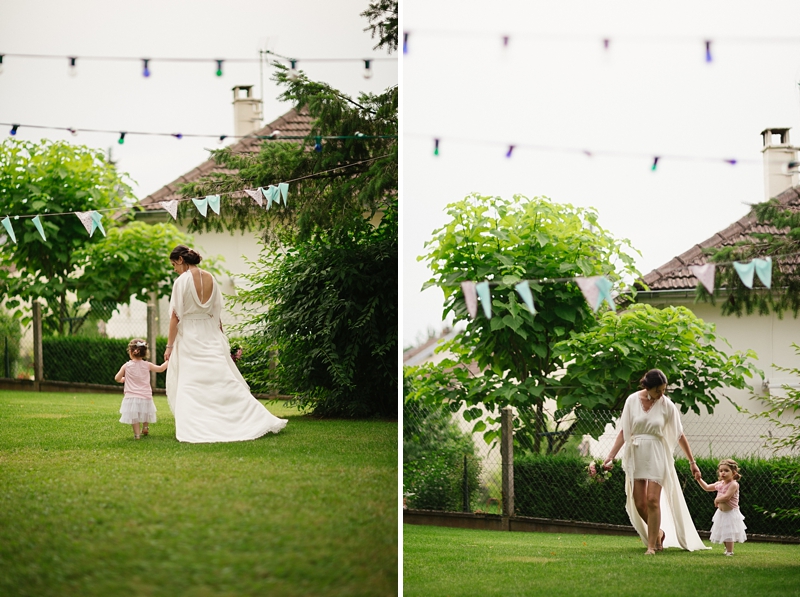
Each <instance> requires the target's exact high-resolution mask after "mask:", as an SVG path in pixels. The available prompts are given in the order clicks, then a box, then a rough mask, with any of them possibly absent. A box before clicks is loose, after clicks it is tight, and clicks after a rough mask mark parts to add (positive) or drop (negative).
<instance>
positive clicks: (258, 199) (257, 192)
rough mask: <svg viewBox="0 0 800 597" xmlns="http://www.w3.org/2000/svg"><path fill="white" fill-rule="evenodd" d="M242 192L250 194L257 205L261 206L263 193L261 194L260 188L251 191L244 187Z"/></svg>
mask: <svg viewBox="0 0 800 597" xmlns="http://www.w3.org/2000/svg"><path fill="white" fill-rule="evenodd" d="M244 192H245V193H247V194H248V195H250V197H252V198H253V200H254V201H255V202H256V203H258V206H259V207H263V204H264V195H262V194H261V189H255V190H252V191H251V190H250V189H245V190H244Z"/></svg>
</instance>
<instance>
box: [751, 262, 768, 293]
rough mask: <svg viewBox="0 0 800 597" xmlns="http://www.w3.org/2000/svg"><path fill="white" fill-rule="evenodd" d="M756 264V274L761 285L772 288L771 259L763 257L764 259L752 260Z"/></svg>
mask: <svg viewBox="0 0 800 597" xmlns="http://www.w3.org/2000/svg"><path fill="white" fill-rule="evenodd" d="M753 263H755V264H756V274H758V279H759V280H761V283H762V284H763V285H764V286H766V287H767V288H770V287H771V286H772V257H765V258H764V259H753Z"/></svg>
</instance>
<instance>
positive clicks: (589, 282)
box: [575, 276, 601, 311]
mask: <svg viewBox="0 0 800 597" xmlns="http://www.w3.org/2000/svg"><path fill="white" fill-rule="evenodd" d="M600 278H601V276H592V277H590V278H575V283H576V284H577V285H578V286H579V287H580V289H581V292H582V293H583V298H585V299H586V302H587V303H589V306H590V307H591V308H592V311H597V309H598V307H599V306H600V289H599V288H598V287H597V280H598V279H600Z"/></svg>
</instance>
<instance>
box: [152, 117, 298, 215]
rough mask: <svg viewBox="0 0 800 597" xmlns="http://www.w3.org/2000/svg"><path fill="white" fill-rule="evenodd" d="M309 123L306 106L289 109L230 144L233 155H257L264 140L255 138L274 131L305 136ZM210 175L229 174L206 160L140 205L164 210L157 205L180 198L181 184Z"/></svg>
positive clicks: (286, 134) (211, 161)
mask: <svg viewBox="0 0 800 597" xmlns="http://www.w3.org/2000/svg"><path fill="white" fill-rule="evenodd" d="M311 120H312V118H311V116H310V115H309V114H308V109H307V108H306V107H303V108H302V109H301V110H300V111H297V110H295V109H291V110H289V111H288V112H287V113H286V114H284V115H283V116H281V117H280V118H278V119H277V120H274V121H273V122H270V123H269V124H268V125H267V126H265V127H263V128H261V129H259V130H257V131H255V132H254V133H253V136H252V137H245V138H243V139H239V141H237V142H236V143H234V144H233V145H231V147H230V149H231V151H233V152H234V153H247V152H256V151H258V150H259V147H260V146H261V143H262V142H263V139H259V138H258V137H259V136H261V137H265V136H268V135H271V134H272V133H274V132H275V131H280V133H281V136H290V137H298V136H303V137H305V136H306V135H308V134H310V133H311ZM298 142H299V141H298ZM212 172H220V173H223V172H231V171H230V170H227V169H226V168H224V167H222V166H220V165H219V164H217V163H216V162H215V161H214V160H213V159H208V160H206V161H205V162H203V163H202V164H200V165H199V166H197V167H196V168H194V169H193V170H191V171H190V172H187V173H186V174H184V175H183V176H179V177H178V178H176V179H175V180H173V181H172V182H171V183H169V184H168V185H165V186H163V187H161V188H160V189H159V190H157V191H156V192H155V193H153V194H151V195H148V196H147V197H145V198H144V199H142V200H141V201H140V202H139V204H140V205H141V206H142V207H144V208H145V209H146V210H148V211H150V210H156V209H163V208H162V207H161V206H160V205H159V204H158V203H159V202H160V201H170V200H172V199H180V198H181V197H180V195H178V189H179V188H180V186H181V185H182V184H186V183H188V182H195V181H197V180H200V178H202V177H203V176H206V175H208V174H211V173H212Z"/></svg>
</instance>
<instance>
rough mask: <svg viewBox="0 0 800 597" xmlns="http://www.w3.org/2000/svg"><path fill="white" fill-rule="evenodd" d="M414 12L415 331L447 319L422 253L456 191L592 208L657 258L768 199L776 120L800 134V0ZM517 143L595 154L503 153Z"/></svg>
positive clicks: (406, 278) (411, 324)
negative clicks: (764, 135)
mask: <svg viewBox="0 0 800 597" xmlns="http://www.w3.org/2000/svg"><path fill="white" fill-rule="evenodd" d="M404 19H405V21H404V25H403V26H404V29H405V30H406V31H407V32H408V33H409V37H408V53H407V54H406V55H405V56H404V61H403V135H404V145H403V154H402V167H403V189H402V196H403V200H404V210H405V211H404V219H403V233H402V234H403V250H402V254H403V284H404V292H403V328H402V329H403V345H404V346H409V345H411V344H414V343H415V342H417V341H419V340H420V339H421V338H422V337H423V336H424V335H425V334H426V331H427V330H428V329H433V330H438V329H440V327H441V325H442V323H441V311H442V293H441V291H440V290H438V289H429V290H426V291H425V292H420V287H421V286H422V284H423V282H424V281H425V280H427V279H428V278H429V277H430V274H429V271H428V270H427V267H426V266H425V264H424V263H418V262H417V261H416V257H417V256H418V255H420V254H422V253H423V252H424V249H423V243H424V242H425V241H426V240H428V239H429V238H430V236H431V232H432V231H433V230H434V229H435V228H437V227H439V226H441V225H443V224H444V223H445V222H446V217H445V214H444V208H445V206H446V205H447V204H448V203H450V202H453V201H457V200H459V199H462V198H463V197H465V196H466V195H468V194H469V193H472V192H478V193H481V194H485V195H501V196H505V197H510V196H511V195H513V194H516V193H519V194H523V195H526V196H529V197H533V196H538V195H545V196H547V197H550V198H551V199H552V200H554V201H557V202H560V203H572V204H574V205H579V206H593V207H595V208H596V209H597V210H598V211H599V214H600V223H601V225H603V226H604V227H605V228H607V229H610V231H611V232H612V233H613V234H614V235H616V236H617V237H620V238H628V239H630V240H631V242H632V243H633V245H634V247H636V248H637V249H638V250H639V251H641V253H642V255H641V257H640V258H638V261H637V266H638V268H639V270H640V271H641V272H642V273H647V272H649V271H651V270H652V269H654V268H656V267H659V266H660V265H663V264H664V263H666V262H667V261H669V260H670V259H671V258H672V257H673V256H675V255H678V254H680V253H682V252H684V251H685V250H687V249H689V248H691V247H692V246H693V245H694V244H696V243H698V242H701V241H703V240H705V239H707V238H708V237H710V236H712V235H713V234H714V233H716V232H717V231H719V230H722V229H723V228H725V227H727V226H728V225H730V224H731V223H733V222H734V221H736V220H737V219H739V218H741V217H742V216H744V215H746V214H747V212H748V206H747V205H746V204H748V203H754V202H758V201H761V200H763V198H764V190H763V171H762V165H761V161H762V159H763V158H762V154H761V147H762V139H761V136H760V133H761V131H762V130H763V129H765V128H769V127H793V130H792V131H791V135H792V137H791V140H792V141H793V142H794V143H795V144H800V126H798V124H799V120H800V95H799V94H798V82H800V34H799V33H798V31H797V23H798V22H800V3H796V2H788V1H775V2H765V3H757V4H756V3H753V2H746V3H745V2H729V1H726V2H702V3H698V2H686V1H678V2H667V3H658V4H656V3H652V2H602V3H601V2H596V1H586V2H575V1H572V2H548V3H510V2H492V3H488V2H477V1H472V2H437V3H436V4H432V3H423V2H421V1H419V0H408V1H407V2H406V3H405V5H404ZM504 35H507V36H508V38H509V40H508V45H507V46H505V47H504V45H503V42H502V38H503V36H504ZM604 38H607V39H609V40H610V44H609V47H608V49H607V50H605V49H604V48H603V41H602V40H603V39H604ZM786 38H792V39H788V40H787V39H786ZM707 39H708V40H711V41H712V44H711V57H712V61H711V62H707V61H706V51H705V43H704V42H705V40H707ZM434 138H439V139H440V148H439V155H438V156H434V155H433V149H434V141H433V140H434ZM467 141H484V142H489V141H493V142H497V145H491V144H479V143H474V142H467ZM510 144H517V145H524V144H529V145H536V146H547V147H551V148H577V149H585V150H589V151H594V152H595V155H594V156H593V157H588V156H586V155H584V154H581V153H577V154H576V153H568V152H560V151H555V150H549V151H544V150H533V149H525V148H521V147H518V148H516V149H515V150H514V151H513V153H512V157H511V158H506V157H505V155H506V152H507V150H508V145H510ZM603 150H607V151H618V152H628V153H634V154H642V156H643V157H640V158H635V157H634V158H618V157H603V156H601V155H597V153H598V152H602V151H603ZM656 155H661V156H664V157H662V159H661V160H659V163H658V166H657V169H656V171H653V170H652V169H651V166H652V163H653V157H654V156H656ZM669 155H680V156H688V157H692V156H694V157H698V158H700V157H708V158H719V161H716V162H715V161H692V160H687V161H680V160H674V159H669V157H666V156H669ZM723 159H738V160H739V163H737V164H736V165H735V166H732V165H730V164H727V163H725V162H723V161H722V160H723Z"/></svg>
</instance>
